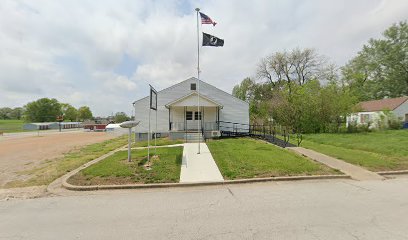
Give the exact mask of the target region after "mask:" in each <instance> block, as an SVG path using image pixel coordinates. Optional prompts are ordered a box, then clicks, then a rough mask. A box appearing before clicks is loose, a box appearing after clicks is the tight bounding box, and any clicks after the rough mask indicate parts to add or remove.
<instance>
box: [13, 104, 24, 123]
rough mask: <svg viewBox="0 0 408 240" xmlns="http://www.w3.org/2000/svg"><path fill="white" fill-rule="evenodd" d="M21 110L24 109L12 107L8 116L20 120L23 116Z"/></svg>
mask: <svg viewBox="0 0 408 240" xmlns="http://www.w3.org/2000/svg"><path fill="white" fill-rule="evenodd" d="M23 112H24V110H23V108H21V107H16V108H13V110H12V111H11V112H10V118H11V119H17V120H20V119H21V118H22V116H23Z"/></svg>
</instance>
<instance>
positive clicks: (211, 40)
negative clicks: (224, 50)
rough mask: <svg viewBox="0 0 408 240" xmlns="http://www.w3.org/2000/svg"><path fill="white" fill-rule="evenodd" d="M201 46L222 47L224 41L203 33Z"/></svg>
mask: <svg viewBox="0 0 408 240" xmlns="http://www.w3.org/2000/svg"><path fill="white" fill-rule="evenodd" d="M203 46H210V47H222V46H224V39H220V38H217V37H214V36H212V35H210V34H208V33H204V32H203Z"/></svg>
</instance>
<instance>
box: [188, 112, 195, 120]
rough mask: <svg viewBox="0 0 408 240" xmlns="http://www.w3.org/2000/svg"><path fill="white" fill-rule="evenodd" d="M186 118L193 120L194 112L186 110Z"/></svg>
mask: <svg viewBox="0 0 408 240" xmlns="http://www.w3.org/2000/svg"><path fill="white" fill-rule="evenodd" d="M186 120H193V112H191V111H187V112H186Z"/></svg>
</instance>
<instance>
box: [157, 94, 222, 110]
mask: <svg viewBox="0 0 408 240" xmlns="http://www.w3.org/2000/svg"><path fill="white" fill-rule="evenodd" d="M193 95H198V93H197V91H193V92H191V93H189V94H187V95H184V96H183V97H181V98H178V99H176V100H174V101H171V102H169V103H167V104H166V105H165V106H166V108H168V107H169V106H171V105H173V104H175V103H177V102H181V101H183V100H184V99H187V98H189V97H190V96H193ZM200 98H202V99H205V100H207V101H209V102H211V103H213V104H214V105H217V106H219V107H221V108H222V107H223V106H222V105H221V104H219V103H218V102H216V101H215V100H213V99H211V98H209V97H207V96H205V95H203V94H200Z"/></svg>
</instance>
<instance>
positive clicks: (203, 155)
mask: <svg viewBox="0 0 408 240" xmlns="http://www.w3.org/2000/svg"><path fill="white" fill-rule="evenodd" d="M200 148H201V151H200V154H197V151H198V143H185V144H184V150H183V162H182V164H181V173H180V183H192V182H220V181H224V178H223V177H222V175H221V173H220V170H219V169H218V167H217V164H216V163H215V161H214V159H213V157H212V155H211V153H210V150H209V149H208V147H207V144H205V143H200Z"/></svg>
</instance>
